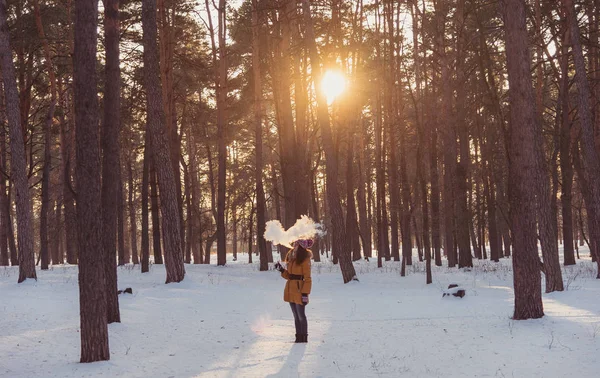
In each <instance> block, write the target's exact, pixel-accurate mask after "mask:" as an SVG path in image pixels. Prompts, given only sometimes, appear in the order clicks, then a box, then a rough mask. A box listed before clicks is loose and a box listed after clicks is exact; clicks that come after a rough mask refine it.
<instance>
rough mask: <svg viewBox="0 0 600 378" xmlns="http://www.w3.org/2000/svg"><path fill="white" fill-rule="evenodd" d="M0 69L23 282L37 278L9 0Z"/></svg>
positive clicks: (0, 28)
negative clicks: (10, 29)
mask: <svg viewBox="0 0 600 378" xmlns="http://www.w3.org/2000/svg"><path fill="white" fill-rule="evenodd" d="M0 69H2V80H3V81H4V99H5V100H4V101H5V104H6V118H7V119H8V127H9V132H10V152H11V178H12V180H13V181H14V186H15V192H16V193H15V196H16V199H15V202H16V204H17V232H18V234H17V237H18V241H19V242H18V245H19V279H18V282H19V283H21V282H23V281H25V280H26V279H27V278H33V279H37V276H36V273H35V258H34V251H33V237H34V233H33V223H32V214H31V202H30V196H29V183H28V180H27V170H26V169H27V168H26V167H27V161H26V159H25V144H24V140H23V139H24V138H23V133H22V128H21V122H22V119H21V113H20V107H19V105H20V102H19V94H18V92H17V82H16V80H15V78H16V77H17V76H16V73H15V66H14V63H13V60H12V50H11V48H10V41H9V30H8V23H7V9H6V0H0Z"/></svg>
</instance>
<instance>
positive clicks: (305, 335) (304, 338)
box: [300, 333, 308, 343]
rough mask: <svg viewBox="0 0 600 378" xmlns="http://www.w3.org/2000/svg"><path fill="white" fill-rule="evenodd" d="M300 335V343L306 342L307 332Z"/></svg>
mask: <svg viewBox="0 0 600 378" xmlns="http://www.w3.org/2000/svg"><path fill="white" fill-rule="evenodd" d="M300 337H301V340H300V342H301V343H307V342H308V334H306V333H305V334H304V335H300Z"/></svg>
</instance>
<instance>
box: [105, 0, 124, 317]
mask: <svg viewBox="0 0 600 378" xmlns="http://www.w3.org/2000/svg"><path fill="white" fill-rule="evenodd" d="M104 46H105V50H106V64H105V66H104V75H105V84H104V125H103V127H102V235H103V239H102V242H103V243H104V244H103V256H104V269H105V273H104V279H105V281H106V303H107V308H106V311H107V320H108V323H114V322H121V315H120V313H119V297H118V295H117V260H116V255H117V245H116V240H117V210H118V209H117V208H118V206H117V205H118V201H119V181H120V177H119V173H120V171H121V170H120V169H117V167H119V166H120V164H121V159H120V158H119V154H120V152H121V147H120V141H121V138H120V137H119V134H120V130H121V117H120V110H121V71H120V69H119V0H105V1H104Z"/></svg>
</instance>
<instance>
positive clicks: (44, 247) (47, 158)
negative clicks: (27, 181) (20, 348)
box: [33, 0, 58, 270]
mask: <svg viewBox="0 0 600 378" xmlns="http://www.w3.org/2000/svg"><path fill="white" fill-rule="evenodd" d="M33 9H34V15H35V23H36V26H37V30H38V35H39V38H40V39H41V41H42V45H43V47H44V59H45V61H46V69H47V72H48V74H49V76H50V95H51V99H50V104H49V106H48V114H47V115H46V122H45V123H44V167H43V172H42V206H41V207H40V259H41V269H42V270H47V269H48V264H49V262H50V255H49V237H48V213H49V210H50V209H49V207H50V170H51V166H52V154H51V153H50V145H51V143H52V141H51V139H52V121H53V120H54V110H55V109H56V102H57V99H58V98H57V97H58V96H57V93H56V75H55V73H54V66H53V64H52V53H51V51H50V46H49V44H48V40H47V38H46V34H45V32H44V26H43V23H42V16H41V12H40V5H39V2H38V1H37V0H34V1H33Z"/></svg>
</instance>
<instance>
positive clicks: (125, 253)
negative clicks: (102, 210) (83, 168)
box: [117, 166, 131, 266]
mask: <svg viewBox="0 0 600 378" xmlns="http://www.w3.org/2000/svg"><path fill="white" fill-rule="evenodd" d="M118 171H119V177H121V169H120V166H119V169H118ZM118 194H119V196H118V198H117V250H118V251H119V266H122V265H125V264H129V261H131V257H130V256H129V250H128V248H127V247H128V246H127V242H126V240H127V230H126V228H125V223H126V222H125V197H124V195H125V193H124V192H123V181H122V180H121V179H119V193H118Z"/></svg>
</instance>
